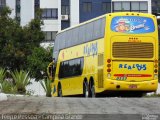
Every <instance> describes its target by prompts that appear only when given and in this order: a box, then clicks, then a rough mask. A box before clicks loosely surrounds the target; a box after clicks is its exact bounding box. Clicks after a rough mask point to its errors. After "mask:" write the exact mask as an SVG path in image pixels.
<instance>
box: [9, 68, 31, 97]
mask: <svg viewBox="0 0 160 120" xmlns="http://www.w3.org/2000/svg"><path fill="white" fill-rule="evenodd" d="M11 75H12V78H13V80H14V82H15V86H16V88H17V92H18V93H20V94H24V93H26V86H27V85H28V84H29V83H30V77H29V72H26V71H23V70H20V71H17V70H16V71H15V72H11Z"/></svg>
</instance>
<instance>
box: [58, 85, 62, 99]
mask: <svg viewBox="0 0 160 120" xmlns="http://www.w3.org/2000/svg"><path fill="white" fill-rule="evenodd" d="M58 97H62V87H61V84H58Z"/></svg>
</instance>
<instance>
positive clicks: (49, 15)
mask: <svg viewBox="0 0 160 120" xmlns="http://www.w3.org/2000/svg"><path fill="white" fill-rule="evenodd" d="M57 18H58V9H43V12H42V19H57Z"/></svg>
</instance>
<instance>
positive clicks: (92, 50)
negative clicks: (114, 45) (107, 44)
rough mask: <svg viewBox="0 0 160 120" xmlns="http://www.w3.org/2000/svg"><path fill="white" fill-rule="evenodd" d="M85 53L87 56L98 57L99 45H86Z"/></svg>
mask: <svg viewBox="0 0 160 120" xmlns="http://www.w3.org/2000/svg"><path fill="white" fill-rule="evenodd" d="M83 53H84V54H86V55H93V57H94V55H97V53H98V43H97V42H96V43H90V44H86V45H85V46H84V49H83Z"/></svg>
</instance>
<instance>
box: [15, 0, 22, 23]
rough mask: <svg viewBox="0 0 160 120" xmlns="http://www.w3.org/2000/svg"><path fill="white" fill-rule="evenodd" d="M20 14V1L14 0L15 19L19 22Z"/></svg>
mask: <svg viewBox="0 0 160 120" xmlns="http://www.w3.org/2000/svg"><path fill="white" fill-rule="evenodd" d="M20 14H21V1H20V0H16V20H17V21H18V22H19V23H20V21H21V19H20V17H21V16H20Z"/></svg>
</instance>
